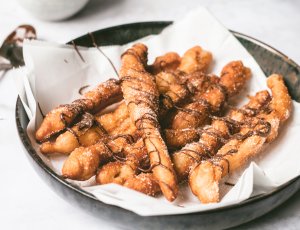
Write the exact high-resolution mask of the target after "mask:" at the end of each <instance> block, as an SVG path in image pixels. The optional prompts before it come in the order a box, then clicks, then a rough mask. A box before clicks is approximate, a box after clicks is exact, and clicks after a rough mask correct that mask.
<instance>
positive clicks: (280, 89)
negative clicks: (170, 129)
mask: <svg viewBox="0 0 300 230" xmlns="http://www.w3.org/2000/svg"><path fill="white" fill-rule="evenodd" d="M267 83H268V87H269V88H270V89H271V91H272V96H273V97H272V101H271V103H270V108H271V112H270V113H263V114H261V115H258V116H257V117H255V119H254V120H253V121H252V127H246V128H244V129H242V130H241V131H240V133H239V134H238V135H236V137H235V138H233V139H232V140H231V141H229V142H228V143H227V144H225V145H224V146H223V147H222V148H221V149H220V150H219V151H218V152H217V154H216V155H215V156H214V157H212V158H211V159H208V160H205V161H202V162H200V163H199V164H198V165H197V166H196V167H195V168H194V170H193V171H192V172H191V174H190V177H189V183H190V187H191V190H192V192H193V193H194V194H195V195H196V196H197V197H198V199H199V200H200V201H201V202H202V203H210V202H218V201H219V200H220V193H219V184H220V180H221V179H222V178H223V177H225V176H226V175H228V174H229V173H231V172H233V171H235V170H237V169H239V168H241V167H243V166H244V165H245V164H246V163H247V162H248V160H249V159H251V158H253V157H254V156H256V155H257V154H259V153H260V152H261V150H262V148H263V146H264V145H265V144H266V143H268V142H271V141H273V140H274V139H275V138H276V137H277V134H278V130H279V128H280V125H282V124H283V122H285V121H286V120H287V119H288V118H289V115H290V113H291V109H292V107H291V104H292V103H291V98H290V96H289V94H288V91H287V88H286V86H285V85H284V82H283V78H282V76H280V75H276V74H273V75H271V76H270V77H269V78H268V80H267ZM253 126H254V128H253Z"/></svg>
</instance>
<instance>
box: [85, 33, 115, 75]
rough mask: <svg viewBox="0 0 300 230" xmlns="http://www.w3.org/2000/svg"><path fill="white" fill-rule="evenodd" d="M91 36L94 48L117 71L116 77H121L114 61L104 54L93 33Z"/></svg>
mask: <svg viewBox="0 0 300 230" xmlns="http://www.w3.org/2000/svg"><path fill="white" fill-rule="evenodd" d="M89 36H90V37H91V39H92V43H93V46H94V47H95V48H96V49H97V50H98V51H99V52H100V53H101V54H102V55H103V56H104V57H105V58H106V60H107V61H108V62H109V63H110V65H111V66H112V68H113V70H114V71H115V73H116V75H117V76H118V77H119V73H118V71H117V68H116V67H115V65H114V63H113V62H112V60H111V59H110V58H109V57H108V56H107V55H106V54H105V53H104V52H103V50H102V49H101V48H100V47H99V46H98V45H97V43H96V39H95V37H94V35H93V33H89Z"/></svg>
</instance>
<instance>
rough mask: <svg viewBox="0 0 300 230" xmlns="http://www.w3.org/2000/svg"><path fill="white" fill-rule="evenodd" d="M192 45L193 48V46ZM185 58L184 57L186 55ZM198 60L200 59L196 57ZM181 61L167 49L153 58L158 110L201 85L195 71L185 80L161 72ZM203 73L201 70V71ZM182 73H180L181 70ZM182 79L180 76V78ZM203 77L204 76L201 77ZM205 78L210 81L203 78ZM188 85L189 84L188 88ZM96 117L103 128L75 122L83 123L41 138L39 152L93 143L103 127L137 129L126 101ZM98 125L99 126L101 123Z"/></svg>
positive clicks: (63, 150)
mask: <svg viewBox="0 0 300 230" xmlns="http://www.w3.org/2000/svg"><path fill="white" fill-rule="evenodd" d="M192 49H194V48H192ZM184 58H187V57H186V56H185V57H184ZM199 61H201V60H199ZM179 63H180V57H179V55H178V54H176V53H173V52H170V53H167V54H165V55H163V56H160V57H158V58H156V60H155V62H154V64H153V65H152V69H153V68H154V69H155V72H156V73H157V75H156V84H157V86H158V88H159V91H160V93H161V94H163V95H164V97H165V98H162V101H161V104H162V108H161V110H160V112H161V114H162V113H165V112H166V111H167V110H168V109H170V108H172V107H173V106H174V105H176V104H178V103H180V102H181V101H183V100H185V99H186V98H187V97H188V96H189V95H188V94H189V91H188V90H191V91H193V93H194V92H196V91H199V90H200V89H201V88H203V87H202V85H199V80H200V78H203V77H204V76H200V77H198V76H197V74H196V75H195V74H194V75H188V76H185V79H184V81H185V82H184V83H182V82H180V81H179V79H177V78H178V77H177V76H175V74H172V73H168V72H163V73H162V71H175V69H176V68H177V67H178V65H179ZM207 64H209V63H207ZM202 75H203V74H202ZM181 76H182V74H181ZM181 81H182V79H181ZM202 81H203V80H202ZM206 82H209V81H207V80H206ZM188 87H190V88H191V87H192V88H191V89H188ZM96 120H97V121H98V124H100V125H101V126H102V127H103V128H104V130H102V129H99V127H98V126H97V125H95V126H92V127H90V129H86V128H85V129H84V130H79V129H78V124H82V123H83V122H82V121H80V122H79V123H78V124H75V125H74V126H73V127H71V128H67V131H65V132H64V133H62V134H60V135H59V136H58V137H57V139H56V140H54V141H53V140H51V141H47V142H44V143H43V144H42V145H41V148H40V149H41V152H42V153H44V154H51V153H62V154H69V153H71V152H72V151H73V150H74V149H75V148H77V147H79V146H81V145H82V146H84V147H87V146H89V145H92V144H94V143H95V142H96V141H97V140H99V139H100V137H102V136H103V135H99V134H101V133H103V131H104V132H105V131H107V133H108V134H109V135H117V134H121V133H123V134H133V133H135V132H136V128H135V126H134V125H133V124H132V122H131V119H130V118H129V114H128V111H127V106H126V104H125V103H122V104H121V105H120V106H118V108H117V109H116V110H115V111H114V112H111V113H108V114H104V115H100V116H97V115H96ZM100 128H101V127H100Z"/></svg>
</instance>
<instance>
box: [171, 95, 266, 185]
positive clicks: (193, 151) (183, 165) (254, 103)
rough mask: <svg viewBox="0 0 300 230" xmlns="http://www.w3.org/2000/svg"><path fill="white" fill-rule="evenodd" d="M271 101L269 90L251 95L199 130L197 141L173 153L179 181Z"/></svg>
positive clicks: (184, 178) (185, 177)
mask: <svg viewBox="0 0 300 230" xmlns="http://www.w3.org/2000/svg"><path fill="white" fill-rule="evenodd" d="M269 102H270V95H269V93H268V91H266V90H265V91H261V92H258V93H256V95H255V96H253V97H250V100H249V102H248V103H247V104H246V105H245V106H243V107H242V108H241V109H238V110H233V111H232V112H231V113H230V114H229V115H228V116H227V117H224V118H218V117H215V118H214V119H213V121H212V124H211V125H210V126H208V127H206V128H205V129H202V130H199V131H200V132H199V131H197V130H196V131H197V135H199V136H200V139H199V138H198V141H197V142H192V143H189V144H187V145H186V146H185V147H183V148H182V149H181V150H180V151H177V152H175V153H174V154H173V155H172V161H173V163H174V168H175V171H176V173H177V177H178V180H179V181H183V180H186V179H187V177H188V175H189V174H190V171H191V170H192V169H193V167H194V166H195V165H197V164H198V163H199V162H200V161H201V160H203V159H205V158H209V157H211V156H213V155H214V154H215V153H216V152H217V150H218V149H219V148H220V147H221V146H222V145H223V144H225V141H227V140H228V139H229V138H230V136H231V135H232V134H233V133H234V132H237V130H238V129H239V125H240V123H241V122H242V121H243V120H244V119H246V118H247V117H251V116H254V115H256V114H257V113H258V112H261V111H264V109H265V108H266V107H267V105H268V104H269Z"/></svg>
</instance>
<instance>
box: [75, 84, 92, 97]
mask: <svg viewBox="0 0 300 230" xmlns="http://www.w3.org/2000/svg"><path fill="white" fill-rule="evenodd" d="M88 87H90V85H85V86H82V87H80V89H79V90H78V93H79V94H80V95H83V91H84V90H85V89H86V88H88Z"/></svg>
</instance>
